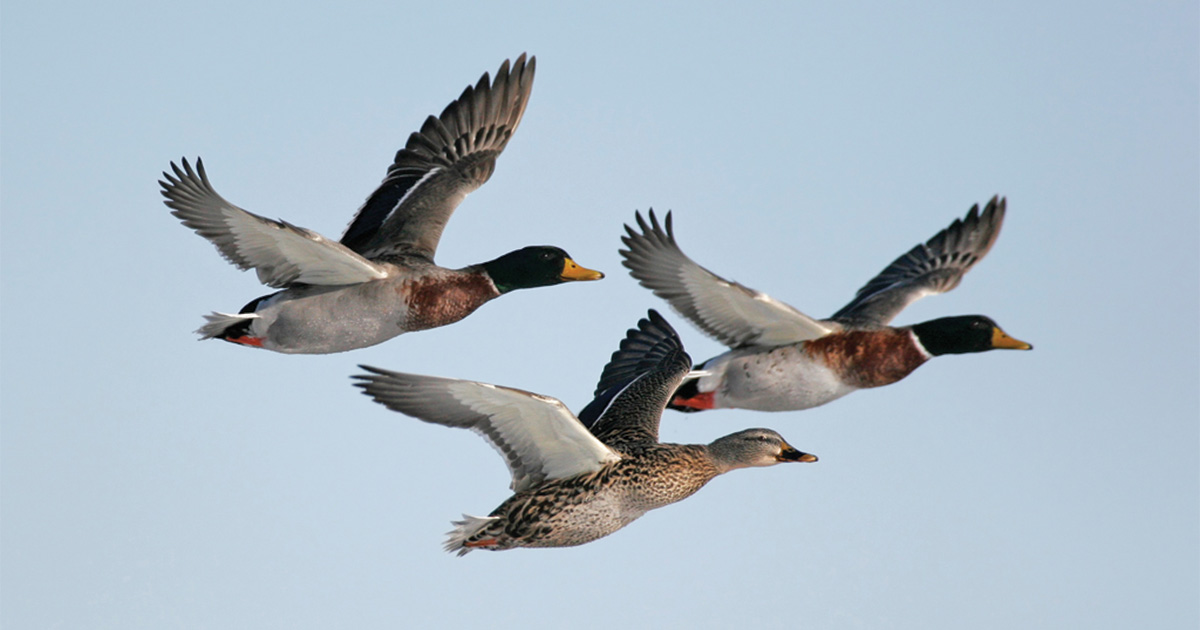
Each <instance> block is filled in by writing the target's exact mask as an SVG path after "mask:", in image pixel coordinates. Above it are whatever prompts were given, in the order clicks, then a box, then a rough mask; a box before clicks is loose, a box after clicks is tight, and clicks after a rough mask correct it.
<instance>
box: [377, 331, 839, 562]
mask: <svg viewBox="0 0 1200 630" xmlns="http://www.w3.org/2000/svg"><path fill="white" fill-rule="evenodd" d="M362 367H363V369H366V370H368V371H370V372H371V374H364V375H359V376H356V377H355V378H357V379H360V380H361V382H359V383H357V385H358V386H359V387H361V388H363V390H365V393H366V394H367V395H369V396H371V397H373V398H374V399H375V400H376V401H377V402H379V403H381V404H383V405H385V406H387V407H388V408H389V409H392V410H394V411H399V412H401V413H405V414H408V415H410V416H414V417H416V418H419V419H421V420H424V421H426V422H432V423H436V424H442V425H445V426H451V427H461V428H466V429H472V430H474V431H475V432H477V433H479V434H481V435H483V436H484V437H485V438H486V439H487V440H488V441H489V442H490V443H491V444H492V446H494V447H496V450H498V451H499V452H500V453H501V455H503V456H504V459H505V461H506V462H507V463H508V468H509V471H510V472H511V473H512V489H513V490H514V491H515V494H513V496H512V497H510V498H509V499H508V500H507V501H505V502H504V503H502V504H500V507H498V508H496V509H495V510H493V511H492V513H491V514H490V515H488V516H486V517H478V516H468V515H464V518H463V520H461V521H456V522H455V523H454V525H455V528H454V530H453V531H451V532H450V533H449V538H448V539H447V541H446V550H447V551H451V552H458V554H459V555H463V554H465V553H467V552H469V551H471V550H473V549H492V550H503V549H512V548H514V547H570V546H574V545H582V544H584V543H587V542H591V541H593V540H596V539H597V538H601V537H603V536H607V535H608V534H611V533H613V532H615V531H617V530H618V529H621V528H622V527H625V526H626V525H628V524H629V523H631V522H633V521H634V520H635V519H637V518H638V517H640V516H641V515H643V514H645V513H646V512H647V511H649V510H653V509H655V508H659V507H662V506H664V505H669V504H671V503H675V502H677V501H681V500H683V499H685V498H687V497H689V496H691V495H692V494H693V493H695V492H696V491H697V490H699V489H700V488H701V487H703V486H704V484H706V483H708V482H709V481H710V480H711V479H712V478H713V477H716V476H717V475H720V474H722V473H726V472H729V471H730V470H734V469H737V468H746V467H751V466H772V465H774V464H778V463H781V462H813V461H816V460H817V458H816V457H814V456H812V455H809V454H807V453H801V452H800V451H798V450H796V449H794V448H792V447H791V446H790V445H788V443H787V442H785V441H784V440H783V438H782V437H780V436H779V434H778V433H776V432H774V431H771V430H769V429H748V430H746V431H740V432H738V433H734V434H732V435H727V436H725V437H723V438H721V439H719V440H717V441H715V442H713V443H712V444H708V445H701V444H687V445H684V444H663V443H660V442H659V441H658V422H659V418H660V417H661V416H662V412H663V407H664V405H666V403H667V399H668V397H669V396H670V395H671V392H673V391H675V388H676V387H677V386H678V385H679V382H680V381H681V380H682V379H683V377H684V375H685V374H687V372H688V370H689V369H690V367H691V359H690V358H688V355H687V353H685V352H684V351H683V346H682V344H681V343H680V341H679V337H678V336H677V335H676V334H675V331H674V330H673V329H672V328H671V327H670V325H668V324H667V322H666V321H664V320H663V319H662V317H660V316H659V314H658V313H656V312H654V311H650V315H649V318H648V319H643V320H641V321H639V322H638V327H637V328H636V329H631V330H630V331H629V333H628V334H627V335H626V337H625V339H624V340H623V341H622V342H621V346H620V349H619V350H617V352H616V353H614V354H613V358H612V360H611V361H610V362H609V364H608V366H606V367H605V368H604V373H603V375H602V376H601V378H600V385H599V386H598V387H597V396H596V399H595V400H594V401H592V403H591V404H589V405H588V406H587V408H585V409H584V411H583V412H582V413H580V418H582V419H585V421H586V422H588V423H589V426H590V427H591V431H590V432H589V431H588V428H587V427H585V426H584V424H583V423H581V421H580V419H577V418H576V417H575V416H574V415H572V414H571V412H570V411H568V410H567V408H566V407H565V406H564V405H563V404H562V403H561V402H559V401H558V400H556V399H554V398H550V397H547V396H540V395H538V394H532V393H529V392H525V391H521V390H517V389H510V388H507V387H499V386H496V385H487V384H484V383H474V382H471V381H459V380H454V379H446V378H435V377H432V376H417V375H414V374H401V373H398V372H389V371H387V370H381V369H378V368H372V367H367V366H362Z"/></svg>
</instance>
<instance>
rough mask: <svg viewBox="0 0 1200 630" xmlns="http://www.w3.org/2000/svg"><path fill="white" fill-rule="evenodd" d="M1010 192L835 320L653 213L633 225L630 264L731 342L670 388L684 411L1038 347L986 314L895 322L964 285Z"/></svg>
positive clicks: (801, 395) (775, 399)
mask: <svg viewBox="0 0 1200 630" xmlns="http://www.w3.org/2000/svg"><path fill="white" fill-rule="evenodd" d="M1004 211H1005V200H1004V199H998V198H995V197H993V198H992V200H991V201H990V202H988V204H987V208H985V209H984V211H983V213H982V214H980V212H979V206H978V205H975V206H974V207H972V208H971V210H970V211H969V212H968V213H967V216H966V217H965V218H963V219H955V220H954V222H953V223H951V224H950V226H949V227H947V228H946V229H944V230H942V231H940V232H938V233H937V234H935V235H934V236H933V238H931V239H929V240H928V241H926V242H925V243H924V244H922V245H917V246H916V247H914V248H912V249H911V250H909V252H908V253H906V254H904V255H903V256H901V257H899V258H897V259H896V260H895V261H894V262H892V264H890V265H888V266H887V267H886V268H885V269H884V270H883V271H882V272H880V273H879V275H877V276H875V277H874V278H872V279H871V281H870V282H868V283H867V284H866V285H865V286H863V287H862V288H861V289H859V290H858V294H857V295H855V296H854V299H853V300H852V301H851V302H850V303H849V304H847V305H846V306H844V307H843V308H842V309H841V310H839V311H838V312H836V313H834V314H833V316H832V317H830V318H829V319H823V320H816V319H813V318H811V317H809V316H807V315H805V314H803V313H801V312H800V311H798V310H796V309H794V308H792V307H791V306H789V305H787V304H785V303H783V302H780V301H778V300H775V299H774V298H772V297H771V296H769V295H767V294H765V293H760V292H758V291H755V290H753V289H751V288H749V287H745V286H742V285H741V284H738V283H736V282H732V281H729V280H725V279H724V278H721V277H720V276H718V275H716V274H714V273H712V272H710V271H708V270H707V269H705V268H703V267H701V266H700V265H698V264H696V263H695V262H693V261H692V259H690V258H688V257H687V255H686V254H684V253H683V251H682V250H680V249H679V245H678V244H676V242H675V234H674V231H673V228H672V225H671V214H670V213H667V218H666V223H665V229H664V228H663V226H660V225H659V223H658V219H657V218H656V217H655V216H654V212H653V211H651V212H650V221H649V222H648V223H647V221H646V220H645V219H643V218H642V215H641V213H637V215H636V218H637V223H638V227H639V228H640V230H641V231H640V232H639V231H638V230H635V229H633V228H631V227H629V226H628V225H626V226H625V230H626V232H627V235H625V236H622V237H621V240H622V241H623V242H624V243H625V246H626V247H628V249H625V250H621V255H622V256H623V257H624V261H623V264H624V265H625V266H626V267H628V268H629V270H630V273H631V275H633V277H634V278H636V279H637V280H638V282H640V283H641V284H642V286H644V287H646V288H648V289H650V290H652V291H654V294H655V295H657V296H659V297H661V298H663V299H664V300H666V301H667V302H669V303H670V304H671V306H672V307H673V308H675V310H677V311H679V313H681V314H682V315H683V316H684V317H686V318H688V319H689V320H691V322H692V323H693V324H695V325H696V326H697V327H698V328H700V330H702V331H704V332H705V333H706V334H708V335H709V336H711V337H713V338H714V339H716V340H718V341H720V342H721V343H723V344H725V345H727V346H729V347H730V348H731V349H730V351H729V352H726V353H724V354H721V355H719V356H716V357H713V358H712V359H709V360H708V361H705V362H704V364H703V365H701V366H699V367H698V368H697V371H696V372H694V373H693V374H692V375H691V376H689V377H688V378H687V379H686V380H685V381H684V383H683V385H682V386H681V387H680V388H679V390H678V391H677V392H676V393H675V395H674V396H672V398H671V402H670V405H669V406H670V407H671V408H673V409H678V410H680V411H702V410H705V409H725V408H738V409H756V410H759V411H792V410H797V409H808V408H810V407H816V406H818V405H823V404H825V403H827V402H829V401H831V400H835V399H837V398H841V397H842V396H845V395H846V394H849V393H851V392H854V391H857V390H859V389H864V388H868V387H879V386H882V385H890V384H892V383H895V382H896V381H899V380H900V379H902V378H904V377H905V376H908V375H909V374H911V373H912V371H913V370H915V369H917V368H918V367H920V366H921V364H923V363H925V362H926V361H928V360H929V359H931V358H933V357H935V356H939V355H943V354H963V353H968V352H984V351H987V350H994V349H1015V350H1029V349H1031V348H1032V347H1033V346H1031V345H1029V344H1027V343H1025V342H1023V341H1018V340H1016V339H1013V338H1012V337H1009V336H1008V335H1007V334H1006V333H1005V332H1004V331H1003V330H1001V329H1000V327H999V326H998V325H996V322H994V321H992V320H991V319H990V318H988V317H984V316H983V315H962V316H958V317H944V318H941V319H934V320H931V321H927V322H923V323H920V324H914V325H911V326H900V327H893V326H888V322H890V321H891V320H892V318H894V317H895V316H896V315H897V314H899V313H900V311H901V310H903V309H904V307H905V306H908V305H909V304H911V303H912V302H914V301H916V300H918V299H920V298H922V297H924V296H926V295H933V294H936V293H945V292H946V291H949V290H951V289H953V288H954V287H956V286H958V283H959V282H960V281H961V280H962V277H963V274H965V273H967V271H968V270H970V269H971V267H972V266H974V265H975V263H977V262H979V261H980V260H982V259H983V257H984V255H986V254H987V252H988V250H989V249H991V248H992V245H993V244H994V243H995V242H996V237H997V236H999V235H1000V225H1001V223H1003V222H1004Z"/></svg>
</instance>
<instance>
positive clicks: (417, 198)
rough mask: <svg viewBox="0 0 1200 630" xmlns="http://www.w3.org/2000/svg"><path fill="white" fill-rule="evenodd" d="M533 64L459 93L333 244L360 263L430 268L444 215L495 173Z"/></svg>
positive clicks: (520, 63)
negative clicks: (406, 259) (404, 261)
mask: <svg viewBox="0 0 1200 630" xmlns="http://www.w3.org/2000/svg"><path fill="white" fill-rule="evenodd" d="M535 68H536V58H534V57H530V58H529V62H528V63H526V61H525V55H524V54H522V55H521V56H520V57H518V58H517V60H516V62H515V63H513V64H512V67H511V70H510V67H509V62H508V61H507V60H506V61H505V62H504V63H503V64H502V65H501V66H500V69H499V70H498V71H497V72H496V80H495V81H490V80H489V78H488V74H487V73H484V75H483V77H482V78H480V79H479V82H478V83H477V84H475V85H474V86H467V88H466V89H465V90H464V91H463V93H462V95H461V96H459V98H458V99H457V100H455V101H454V102H452V103H450V104H449V105H447V106H446V108H445V109H444V110H443V111H442V113H441V115H440V116H437V117H434V116H430V117H428V118H427V119H426V120H425V123H424V124H423V125H422V126H421V130H420V131H418V132H416V133H413V134H412V135H411V136H409V138H408V143H407V144H406V145H405V147H404V148H403V149H401V150H400V151H399V152H397V153H396V158H395V160H394V161H393V163H392V165H391V167H390V168H388V173H387V176H386V177H384V180H383V182H382V183H381V184H380V185H379V188H377V189H376V190H375V192H373V193H371V195H370V196H369V197H368V198H367V200H366V202H365V203H363V206H362V207H361V208H359V210H358V213H357V214H356V215H355V218H354V220H353V221H352V222H351V223H350V226H349V227H348V228H347V229H346V234H345V235H344V236H342V240H341V242H342V243H343V244H344V245H346V246H347V247H349V248H351V249H353V250H354V251H356V252H358V253H360V254H362V255H363V256H366V257H367V258H378V257H379V256H385V255H404V256H416V257H419V258H423V259H426V260H428V261H431V262H432V261H433V256H434V253H435V252H436V251H437V246H438V242H439V241H440V240H441V237H442V231H443V229H444V228H445V227H446V222H447V221H449V220H450V215H451V214H453V213H454V210H455V208H457V207H458V204H459V203H461V202H462V200H463V199H464V198H465V197H466V196H467V194H468V193H470V192H471V191H473V190H475V189H476V188H479V187H480V186H482V185H483V184H484V183H485V182H487V180H488V179H489V178H490V177H491V176H492V172H493V171H494V170H495V168H496V158H497V156H499V155H500V153H501V152H502V151H503V150H504V147H505V146H506V145H507V144H508V141H509V139H510V138H512V134H513V132H514V131H516V129H517V126H518V125H520V124H521V118H522V117H523V116H524V115H525V107H526V106H527V105H528V104H529V95H530V92H531V90H532V89H533V75H534V70H535Z"/></svg>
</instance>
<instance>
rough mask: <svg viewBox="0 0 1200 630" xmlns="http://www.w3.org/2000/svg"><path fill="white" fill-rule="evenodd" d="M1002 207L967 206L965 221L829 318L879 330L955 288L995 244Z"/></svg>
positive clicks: (1001, 202) (1001, 203)
mask: <svg viewBox="0 0 1200 630" xmlns="http://www.w3.org/2000/svg"><path fill="white" fill-rule="evenodd" d="M1006 202H1007V200H1006V199H1002V198H999V197H992V199H991V201H989V202H988V204H987V207H986V208H985V209H984V211H983V213H982V214H980V212H979V205H978V204H976V205H974V206H972V207H971V210H970V211H969V212H967V216H966V217H964V218H962V219H955V220H954V222H953V223H951V224H950V225H949V227H947V228H946V229H944V230H942V231H940V232H938V233H937V234H935V235H934V236H933V238H931V239H929V240H928V241H926V242H925V243H924V244H921V245H917V246H916V247H913V248H912V249H911V250H909V251H908V252H907V253H905V254H904V255H903V256H900V257H899V258H897V259H896V260H895V261H893V262H892V264H890V265H888V266H887V267H886V268H884V270H883V271H881V272H880V273H879V275H877V276H875V277H874V278H872V279H871V281H870V282H868V283H867V284H866V285H864V286H863V287H862V288H861V289H859V290H858V293H857V294H856V295H855V296H854V299H853V300H852V301H851V302H850V303H849V304H847V305H846V306H844V307H842V309H841V310H839V311H838V312H837V313H834V315H833V317H831V318H830V319H832V320H834V321H837V322H839V323H843V324H849V325H869V326H883V325H886V324H887V323H888V322H890V321H891V320H892V319H893V318H894V317H896V315H898V314H899V313H900V311H902V310H904V307H906V306H908V305H909V304H912V303H913V302H915V301H917V300H919V299H921V298H923V297H925V296H926V295H934V294H937V293H945V292H947V291H950V290H951V289H953V288H954V287H957V286H958V283H959V282H962V278H963V275H964V274H966V273H967V272H968V271H970V269H971V267H974V266H975V264H976V263H978V262H979V261H980V260H983V257H984V256H985V255H987V253H988V251H989V250H991V249H992V245H994V244H995V243H996V239H997V238H998V237H999V236H1000V227H1001V225H1002V224H1003V223H1004V212H1005V207H1006V205H1007V203H1006Z"/></svg>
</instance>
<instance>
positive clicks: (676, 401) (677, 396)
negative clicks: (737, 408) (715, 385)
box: [667, 372, 713, 413]
mask: <svg viewBox="0 0 1200 630" xmlns="http://www.w3.org/2000/svg"><path fill="white" fill-rule="evenodd" d="M692 374H695V372H693V373H692ZM667 408H668V409H674V410H675V411H682V412H684V413H693V412H696V411H705V410H708V409H712V408H713V393H712V392H701V391H700V378H699V377H698V376H692V375H691V374H689V375H688V378H687V379H686V380H684V381H683V383H682V384H681V385H680V386H679V388H678V389H676V390H675V393H674V394H673V395H672V396H671V400H670V402H668V403H667Z"/></svg>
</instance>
